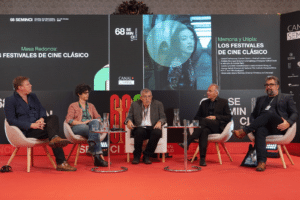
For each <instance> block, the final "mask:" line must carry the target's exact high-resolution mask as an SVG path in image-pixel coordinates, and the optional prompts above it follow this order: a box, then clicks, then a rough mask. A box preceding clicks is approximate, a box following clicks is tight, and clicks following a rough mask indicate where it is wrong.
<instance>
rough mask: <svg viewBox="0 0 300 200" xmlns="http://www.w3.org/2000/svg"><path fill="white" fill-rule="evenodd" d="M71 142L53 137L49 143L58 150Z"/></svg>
mask: <svg viewBox="0 0 300 200" xmlns="http://www.w3.org/2000/svg"><path fill="white" fill-rule="evenodd" d="M70 143H71V142H70V141H69V140H67V139H62V138H61V137H59V136H56V137H53V138H52V140H51V141H50V142H49V146H50V147H51V148H57V147H61V148H62V147H65V146H67V145H68V144H70Z"/></svg>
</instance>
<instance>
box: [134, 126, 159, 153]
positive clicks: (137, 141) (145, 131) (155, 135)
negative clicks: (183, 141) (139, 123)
mask: <svg viewBox="0 0 300 200" xmlns="http://www.w3.org/2000/svg"><path fill="white" fill-rule="evenodd" d="M132 134H133V137H134V151H133V155H134V158H140V157H141V154H142V147H143V141H144V140H146V139H149V141H148V144H147V146H146V149H145V151H144V152H143V154H144V156H152V155H153V154H154V151H155V149H156V147H157V143H158V141H159V139H160V138H161V136H162V131H161V130H160V129H153V127H152V126H147V127H146V128H142V127H136V128H134V129H133V131H132Z"/></svg>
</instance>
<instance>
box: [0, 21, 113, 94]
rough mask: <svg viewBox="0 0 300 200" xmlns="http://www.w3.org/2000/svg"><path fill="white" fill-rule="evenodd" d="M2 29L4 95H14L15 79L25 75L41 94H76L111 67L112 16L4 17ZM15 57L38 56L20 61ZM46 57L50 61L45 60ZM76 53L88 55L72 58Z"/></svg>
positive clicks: (0, 78) (0, 63)
mask: <svg viewBox="0 0 300 200" xmlns="http://www.w3.org/2000/svg"><path fill="white" fill-rule="evenodd" d="M20 19H22V20H25V19H32V20H33V21H30V22H26V21H22V22H20V21H18V20H20ZM37 19H41V20H42V19H53V20H54V21H51V22H48V21H47V22H46V21H36V20H37ZM0 27H1V29H0V44H1V47H0V55H1V56H0V69H1V71H4V70H5V73H1V75H0V83H1V84H0V85H1V87H0V91H1V90H2V91H3V90H4V91H6V90H7V91H10V90H11V89H12V86H11V82H12V80H13V78H15V77H16V76H20V75H23V76H28V77H30V78H31V83H32V84H33V85H34V89H35V90H73V89H74V88H75V86H76V85H77V84H78V83H82V82H85V83H88V84H90V85H92V84H93V80H94V76H95V74H96V73H97V72H98V70H99V69H100V68H101V67H103V66H105V65H107V63H108V16H107V15H43V16H38V15H30V16H27V15H26V16H24V15H23V16H17V15H1V16H0ZM36 47H41V48H43V47H45V48H49V47H51V50H50V49H48V50H45V49H44V50H40V49H36ZM24 48H26V49H27V50H25V49H24ZM7 53H10V54H9V55H8V56H9V57H10V58H7V56H6V55H7ZM11 53H17V55H18V54H23V55H26V54H27V56H28V57H30V54H31V55H32V56H31V58H17V57H16V56H14V54H11ZM42 53H45V55H46V58H41V57H39V55H40V54H42ZM53 53H56V54H59V53H60V55H61V58H54V57H53V56H54V55H53ZM72 53H85V55H88V57H87V58H86V57H76V56H75V57H71V56H72ZM64 55H65V56H64ZM11 56H14V57H13V58H11ZM51 56H52V57H51Z"/></svg>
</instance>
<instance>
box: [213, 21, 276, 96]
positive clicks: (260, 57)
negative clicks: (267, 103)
mask: <svg viewBox="0 0 300 200" xmlns="http://www.w3.org/2000/svg"><path fill="white" fill-rule="evenodd" d="M279 25H280V16H277V15H222V16H220V15H213V16H212V40H213V42H212V52H213V54H214V56H213V57H214V58H213V59H212V62H213V64H212V66H215V69H214V71H215V72H216V83H217V84H219V85H220V86H221V88H222V89H228V90H233V89H237V90H243V89H261V88H262V87H263V84H264V78H265V77H266V76H267V75H275V76H279V74H280V45H279V39H280V34H279Z"/></svg>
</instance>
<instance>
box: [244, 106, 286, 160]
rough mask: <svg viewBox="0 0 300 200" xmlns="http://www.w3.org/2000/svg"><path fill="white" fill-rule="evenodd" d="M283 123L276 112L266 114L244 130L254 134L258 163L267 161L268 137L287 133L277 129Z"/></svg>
mask: <svg viewBox="0 0 300 200" xmlns="http://www.w3.org/2000/svg"><path fill="white" fill-rule="evenodd" d="M281 123H283V121H282V119H281V117H280V116H279V115H278V114H277V113H274V112H271V111H270V112H266V113H263V114H261V115H260V116H259V117H257V118H256V119H255V120H254V121H253V122H251V124H250V125H249V126H246V127H245V128H244V131H245V132H246V133H250V132H253V135H254V136H255V148H256V154H257V161H258V162H266V161H267V150H266V137H267V136H268V135H284V134H285V132H286V130H285V131H280V130H278V129H277V125H278V124H281Z"/></svg>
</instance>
